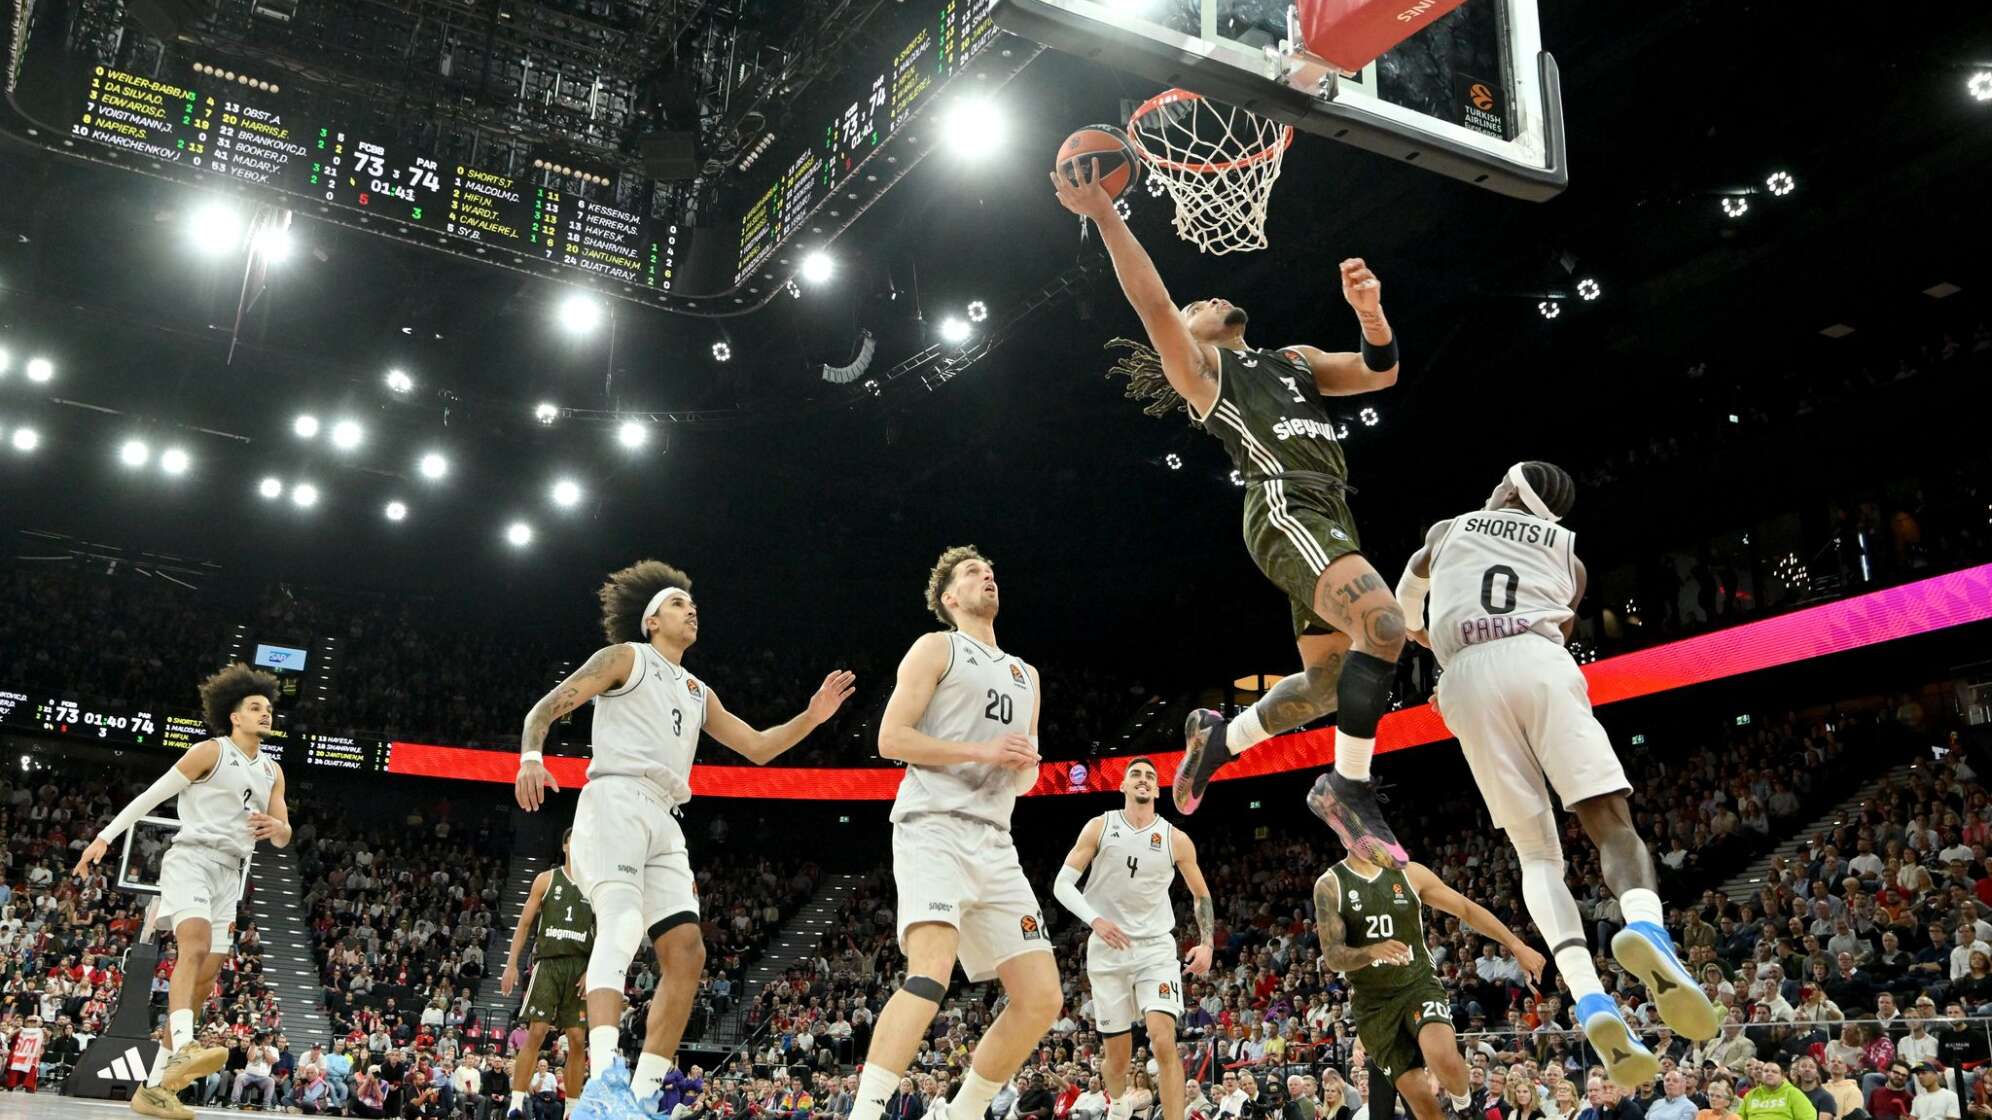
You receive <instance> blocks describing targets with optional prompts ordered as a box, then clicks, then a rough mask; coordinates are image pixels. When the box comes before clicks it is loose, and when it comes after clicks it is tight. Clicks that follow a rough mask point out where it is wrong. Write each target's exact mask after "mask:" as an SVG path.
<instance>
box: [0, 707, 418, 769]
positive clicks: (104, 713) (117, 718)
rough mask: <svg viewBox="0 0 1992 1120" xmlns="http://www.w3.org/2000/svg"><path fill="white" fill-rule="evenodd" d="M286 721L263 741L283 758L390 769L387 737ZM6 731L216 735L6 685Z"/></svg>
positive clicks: (186, 743) (174, 740)
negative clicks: (293, 727) (298, 727)
mask: <svg viewBox="0 0 1992 1120" xmlns="http://www.w3.org/2000/svg"><path fill="white" fill-rule="evenodd" d="M284 722H285V720H284V719H283V717H282V714H281V713H279V715H278V725H277V726H276V727H273V728H271V729H270V733H269V734H268V735H267V736H265V737H264V739H263V749H264V750H265V751H268V752H269V754H270V757H271V758H273V759H275V760H276V761H278V762H281V763H285V764H289V765H295V764H299V763H302V764H303V765H306V766H316V767H326V768H331V769H336V770H358V771H367V772H373V773H385V772H386V770H387V766H388V760H389V758H390V756H391V754H392V747H391V745H390V744H389V743H388V742H387V741H386V740H383V739H375V738H369V737H366V736H355V735H327V734H323V733H321V732H316V731H304V732H292V731H287V730H285V728H284V726H283V724H284ZM0 731H21V732H32V733H39V734H44V735H60V736H63V737H65V738H78V739H88V740H92V741H95V742H101V743H104V744H106V745H116V746H133V747H164V748H168V749H171V750H182V751H183V750H186V749H187V748H189V747H192V746H193V745H195V744H196V743H200V742H203V741H205V740H208V739H212V738H214V733H213V732H211V731H209V730H208V728H207V724H206V723H205V722H203V721H202V719H201V718H200V717H199V716H198V715H196V714H194V713H192V712H171V711H164V710H160V709H147V708H127V707H113V706H110V705H106V704H102V703H98V702H96V701H91V700H78V699H75V698H72V697H65V696H48V695H42V694H37V693H34V692H31V691H27V690H23V689H9V688H0Z"/></svg>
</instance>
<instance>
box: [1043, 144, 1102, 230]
mask: <svg viewBox="0 0 1992 1120" xmlns="http://www.w3.org/2000/svg"><path fill="white" fill-rule="evenodd" d="M1069 166H1070V167H1071V168H1072V169H1073V171H1075V172H1077V175H1078V177H1077V179H1076V180H1074V179H1071V178H1067V177H1066V176H1065V174H1064V173H1063V172H1062V171H1053V172H1052V173H1051V186H1052V189H1053V190H1055V191H1057V192H1058V204H1059V205H1060V206H1063V207H1065V208H1066V209H1067V210H1070V211H1072V212H1073V213H1074V214H1077V215H1079V216H1080V217H1082V218H1091V219H1093V220H1094V221H1096V222H1097V221H1099V220H1100V219H1101V218H1102V217H1103V216H1105V215H1107V214H1111V213H1113V209H1114V200H1113V199H1111V198H1109V197H1107V191H1106V188H1104V187H1102V186H1100V161H1099V160H1098V159H1097V158H1095V159H1088V160H1083V161H1082V160H1076V159H1075V160H1073V161H1071V163H1070V165H1069Z"/></svg>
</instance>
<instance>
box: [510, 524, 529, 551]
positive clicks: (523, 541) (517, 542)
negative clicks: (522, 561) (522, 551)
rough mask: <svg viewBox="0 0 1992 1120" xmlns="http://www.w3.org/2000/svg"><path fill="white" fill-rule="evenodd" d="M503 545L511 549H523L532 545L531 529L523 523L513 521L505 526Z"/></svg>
mask: <svg viewBox="0 0 1992 1120" xmlns="http://www.w3.org/2000/svg"><path fill="white" fill-rule="evenodd" d="M505 543H506V544H509V545H511V546H512V547H513V548H524V547H526V546H527V545H529V544H531V543H533V527H532V526H531V525H528V524H526V523H525V522H523V521H514V522H512V523H511V524H510V525H507V526H505Z"/></svg>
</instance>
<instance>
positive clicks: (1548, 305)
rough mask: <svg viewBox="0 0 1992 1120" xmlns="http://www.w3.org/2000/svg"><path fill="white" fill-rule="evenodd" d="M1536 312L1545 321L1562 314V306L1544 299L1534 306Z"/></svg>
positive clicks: (1551, 300)
mask: <svg viewBox="0 0 1992 1120" xmlns="http://www.w3.org/2000/svg"><path fill="white" fill-rule="evenodd" d="M1536 312H1537V313H1538V314H1540V315H1541V316H1542V317H1543V318H1545V319H1554V318H1556V317H1557V316H1558V315H1561V314H1563V305H1562V304H1560V303H1558V302H1556V301H1555V300H1553V299H1546V300H1543V301H1542V302H1541V303H1538V304H1536Z"/></svg>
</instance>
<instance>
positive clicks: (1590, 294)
mask: <svg viewBox="0 0 1992 1120" xmlns="http://www.w3.org/2000/svg"><path fill="white" fill-rule="evenodd" d="M1577 294H1578V296H1580V297H1582V299H1583V300H1584V302H1585V303H1589V302H1591V301H1592V300H1594V299H1597V298H1598V297H1599V296H1601V295H1604V294H1605V289H1604V288H1602V287H1600V286H1599V284H1598V282H1597V281H1596V280H1593V279H1591V278H1590V277H1588V276H1587V277H1585V278H1584V279H1582V280H1579V281H1577Z"/></svg>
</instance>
